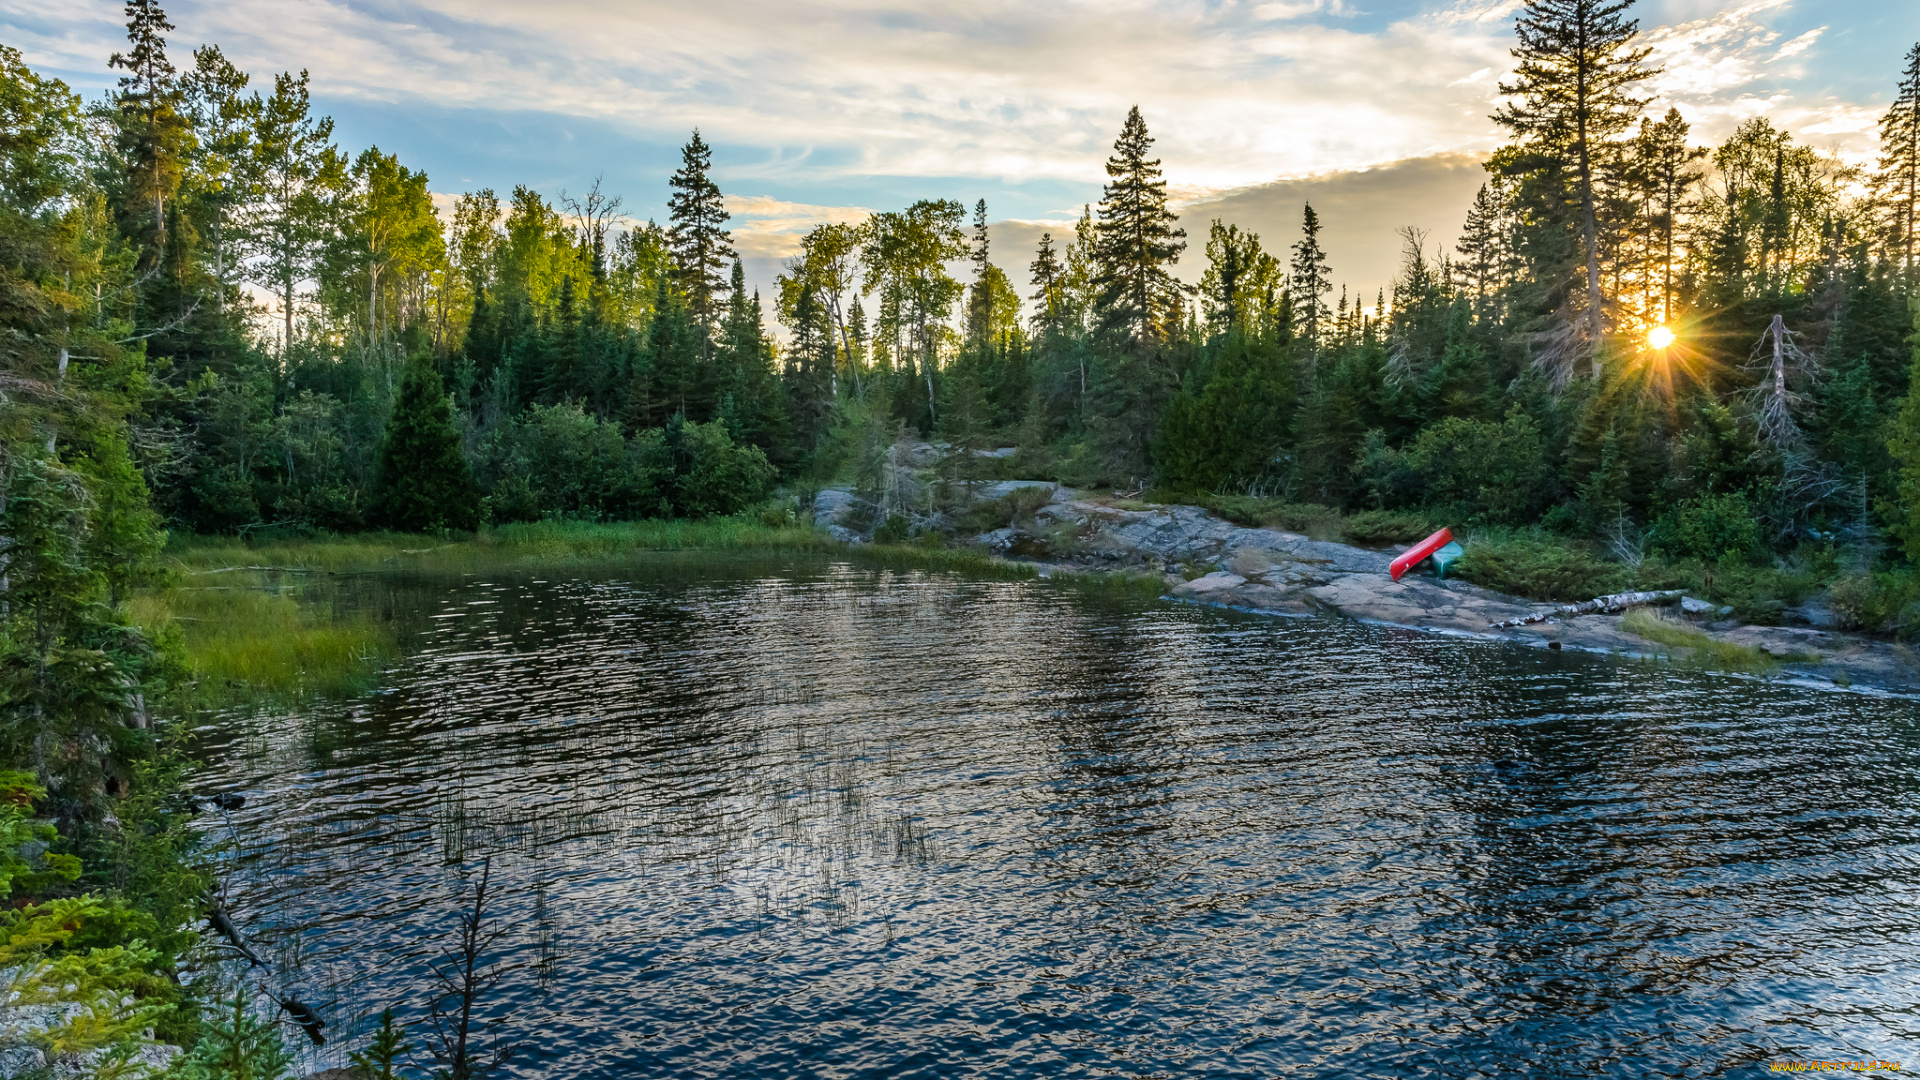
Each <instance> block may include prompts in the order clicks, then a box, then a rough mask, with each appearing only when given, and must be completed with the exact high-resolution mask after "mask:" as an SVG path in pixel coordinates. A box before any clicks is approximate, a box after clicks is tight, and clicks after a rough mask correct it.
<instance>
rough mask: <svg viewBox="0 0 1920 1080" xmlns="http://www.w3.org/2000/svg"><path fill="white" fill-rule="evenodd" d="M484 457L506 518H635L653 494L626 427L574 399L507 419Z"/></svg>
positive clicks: (499, 516) (494, 508) (491, 500)
mask: <svg viewBox="0 0 1920 1080" xmlns="http://www.w3.org/2000/svg"><path fill="white" fill-rule="evenodd" d="M480 460H481V466H480V469H479V472H480V476H481V478H482V479H483V481H484V482H485V483H486V486H487V488H488V490H489V495H488V505H489V508H490V510H491V512H492V517H493V520H495V521H498V522H509V521H533V520H536V519H539V518H583V519H587V520H593V519H599V518H609V517H631V516H635V515H636V514H638V513H640V512H642V509H643V506H642V503H643V499H644V498H645V497H646V496H647V495H648V494H650V482H649V479H648V477H647V476H646V475H645V473H644V471H643V470H642V468H641V467H640V466H639V463H638V462H637V461H636V460H635V458H634V457H633V456H632V455H630V454H629V453H628V448H627V440H626V439H625V438H624V437H623V436H622V435H621V434H620V425H618V424H615V423H612V422H609V421H604V420H596V419H594V418H593V417H591V416H589V415H587V414H586V412H585V411H584V410H582V409H581V407H580V406H579V404H577V403H574V402H568V403H566V404H564V405H535V406H533V407H532V408H530V409H528V410H527V411H526V412H524V413H521V414H520V415H519V416H517V417H514V418H513V419H511V420H508V421H507V422H505V423H503V424H501V425H500V426H499V427H497V428H495V429H494V430H493V431H492V432H491V433H490V434H489V435H488V436H487V440H486V443H485V444H484V445H483V447H482V449H481V453H480ZM646 509H652V507H651V506H648V507H646Z"/></svg>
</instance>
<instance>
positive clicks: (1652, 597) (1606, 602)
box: [1492, 589, 1680, 630]
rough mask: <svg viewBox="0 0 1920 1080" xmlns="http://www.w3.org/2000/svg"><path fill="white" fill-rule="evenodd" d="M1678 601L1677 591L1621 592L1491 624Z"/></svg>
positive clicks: (1500, 625)
mask: <svg viewBox="0 0 1920 1080" xmlns="http://www.w3.org/2000/svg"><path fill="white" fill-rule="evenodd" d="M1678 599H1680V590H1679V589H1662V590H1660V591H1659V592H1622V593H1612V594H1610V595H1608V596H1596V597H1594V598H1593V599H1591V600H1588V601H1585V602H1583V603H1579V604H1563V605H1561V606H1560V607H1557V608H1554V609H1553V610H1552V611H1542V612H1540V613H1539V614H1536V615H1522V616H1521V617H1520V618H1518V619H1506V620H1503V621H1501V622H1497V623H1494V624H1492V625H1493V628H1494V629H1495V630H1504V629H1506V628H1507V627H1509V626H1526V625H1527V624H1528V623H1537V622H1546V621H1547V620H1548V619H1566V618H1572V617H1573V616H1575V615H1611V614H1613V613H1614V612H1616V611H1625V610H1627V609H1628V608H1630V607H1644V606H1646V605H1648V604H1671V603H1673V602H1674V601H1675V600H1678Z"/></svg>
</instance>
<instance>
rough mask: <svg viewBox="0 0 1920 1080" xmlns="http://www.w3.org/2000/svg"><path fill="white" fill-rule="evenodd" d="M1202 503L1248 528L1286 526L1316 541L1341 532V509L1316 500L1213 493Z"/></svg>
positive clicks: (1336, 535) (1338, 534)
mask: <svg viewBox="0 0 1920 1080" xmlns="http://www.w3.org/2000/svg"><path fill="white" fill-rule="evenodd" d="M1203 505H1205V506H1206V508H1207V509H1209V510H1212V511H1213V512H1214V513H1216V514H1219V515H1220V516H1221V517H1223V518H1226V519H1227V520H1228V521H1231V522H1233V523H1234V524H1236V525H1245V526H1247V527H1248V528H1254V529H1285V530H1286V531H1288V532H1297V533H1304V534H1306V535H1308V536H1311V537H1313V538H1314V539H1315V540H1332V539H1336V538H1338V537H1339V536H1340V535H1341V524H1342V521H1343V519H1342V517H1341V514H1340V511H1338V510H1335V509H1334V508H1333V507H1331V506H1322V505H1320V504H1319V503H1293V502H1286V501H1284V500H1281V499H1260V498H1255V497H1253V496H1250V495H1216V496H1214V497H1212V498H1210V499H1208V500H1207V501H1206V502H1205V503H1204V504H1203Z"/></svg>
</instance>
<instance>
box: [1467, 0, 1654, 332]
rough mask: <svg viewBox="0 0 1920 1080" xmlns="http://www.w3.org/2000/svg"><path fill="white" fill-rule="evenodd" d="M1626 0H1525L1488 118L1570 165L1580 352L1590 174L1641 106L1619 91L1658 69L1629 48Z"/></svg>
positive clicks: (1589, 257) (1596, 296) (1592, 249)
mask: <svg viewBox="0 0 1920 1080" xmlns="http://www.w3.org/2000/svg"><path fill="white" fill-rule="evenodd" d="M1632 6H1633V0H1529V2H1528V3H1527V6H1526V8H1525V9H1524V10H1523V11H1522V12H1521V15H1520V18H1519V20H1518V22H1517V23H1516V25H1515V27H1514V29H1515V32H1516V33H1517V34H1518V35H1519V38H1520V45H1519V47H1518V48H1516V49H1514V50H1512V52H1513V55H1514V58H1515V59H1517V60H1519V61H1520V63H1519V65H1518V66H1517V67H1516V68H1515V69H1514V80H1513V81H1512V82H1503V83H1501V84H1500V92H1501V93H1502V94H1504V95H1506V96H1508V97H1509V98H1513V99H1516V100H1513V101H1511V102H1509V103H1508V104H1507V105H1505V106H1502V107H1501V109H1500V110H1499V111H1498V112H1496V113H1494V115H1493V120H1494V121H1495V122H1496V123H1498V124H1500V125H1501V126H1502V127H1505V128H1506V129H1507V130H1509V131H1511V132H1512V133H1513V135H1514V137H1515V139H1516V140H1518V141H1519V142H1520V143H1521V144H1522V145H1523V147H1524V148H1525V149H1527V150H1530V151H1532V152H1533V153H1534V154H1536V155H1538V156H1539V157H1540V158H1542V159H1544V160H1548V161H1551V162H1554V163H1556V164H1571V165H1572V167H1573V169H1572V171H1573V174H1574V176H1573V183H1574V191H1573V193H1572V194H1573V199H1574V201H1575V202H1576V203H1577V204H1578V207H1579V214H1580V225H1579V229H1580V237H1581V241H1582V248H1583V251H1582V254H1583V255H1584V257H1585V260H1586V285H1587V289H1586V291H1587V296H1586V309H1585V312H1584V313H1583V318H1582V320H1581V323H1582V326H1583V330H1582V333H1583V335H1584V338H1585V342H1586V344H1587V346H1588V347H1589V348H1591V347H1593V346H1596V345H1597V344H1598V342H1599V338H1600V334H1601V333H1602V331H1603V330H1604V329H1605V323H1604V319H1605V304H1606V300H1605V297H1604V296H1603V295H1602V293H1601V288H1600V235H1599V211H1598V196H1597V195H1596V193H1595V185H1596V180H1595V177H1596V175H1597V174H1598V172H1599V171H1600V168H1601V167H1602V166H1603V165H1604V164H1605V163H1606V162H1607V161H1608V160H1609V159H1610V157H1611V155H1612V154H1613V153H1614V147H1613V140H1614V138H1615V137H1616V136H1618V135H1619V134H1620V133H1621V132H1623V131H1625V130H1626V129H1627V127H1628V125H1630V124H1631V123H1632V122H1633V117H1634V115H1635V114H1636V113H1637V112H1638V111H1639V108H1640V106H1641V105H1642V104H1644V102H1643V101H1642V100H1641V99H1639V98H1635V97H1633V96H1632V95H1631V94H1630V93H1629V92H1628V89H1629V88H1630V87H1631V86H1632V85H1633V84H1634V83H1636V82H1639V81H1641V80H1643V79H1646V78H1648V77H1649V76H1652V75H1655V74H1658V72H1657V71H1656V70H1655V69H1650V68H1648V67H1647V66H1646V65H1645V63H1644V61H1645V60H1646V58H1647V56H1648V55H1649V53H1650V52H1651V50H1649V49H1647V48H1646V47H1644V46H1642V47H1635V46H1634V44H1633V41H1634V38H1635V36H1636V35H1637V34H1638V32H1639V22H1638V20H1633V19H1626V18H1623V17H1622V16H1623V14H1624V13H1625V12H1626V10H1627V9H1628V8H1630V7H1632Z"/></svg>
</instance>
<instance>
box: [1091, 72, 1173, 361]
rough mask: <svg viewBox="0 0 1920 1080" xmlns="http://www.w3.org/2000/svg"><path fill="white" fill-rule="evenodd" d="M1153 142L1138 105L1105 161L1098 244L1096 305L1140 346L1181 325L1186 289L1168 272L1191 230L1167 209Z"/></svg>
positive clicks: (1106, 321) (1161, 338)
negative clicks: (1151, 153) (1177, 224)
mask: <svg viewBox="0 0 1920 1080" xmlns="http://www.w3.org/2000/svg"><path fill="white" fill-rule="evenodd" d="M1152 146H1153V138H1152V137H1151V136H1149V135H1148V134H1147V122H1146V121H1145V120H1143V119H1141V118H1140V107H1139V106H1138V105H1136V106H1134V107H1133V108H1132V110H1130V111H1129V112H1128V113H1127V122H1126V124H1125V125H1124V126H1123V127H1122V128H1121V129H1120V138H1119V139H1117V140H1116V141H1115V142H1114V144H1113V156H1111V157H1109V158H1108V159H1107V176H1108V178H1109V182H1108V183H1107V185H1106V188H1105V190H1104V192H1103V193H1102V195H1101V198H1100V221H1099V225H1098V227H1097V228H1098V231H1097V233H1096V237H1097V238H1096V240H1095V243H1094V253H1093V254H1094V263H1095V266H1096V271H1095V273H1094V278H1093V284H1094V286H1095V288H1096V289H1097V290H1098V291H1097V294H1096V300H1095V306H1096V308H1097V310H1098V311H1099V313H1100V315H1101V316H1102V322H1103V324H1104V325H1105V326H1106V327H1107V328H1109V329H1114V330H1118V331H1121V332H1123V333H1125V334H1126V335H1128V336H1129V337H1131V338H1132V339H1133V340H1134V341H1136V342H1149V341H1164V340H1166V338H1167V337H1168V335H1169V334H1171V333H1172V332H1173V331H1174V330H1175V329H1176V327H1177V323H1178V320H1179V312H1180V296H1181V294H1182V293H1183V292H1184V291H1185V286H1183V285H1181V284H1180V282H1178V281H1177V280H1175V279H1174V276H1173V274H1172V273H1171V272H1170V271H1169V270H1168V269H1167V268H1168V267H1169V266H1171V265H1172V264H1174V263H1176V262H1178V261H1179V260H1180V253H1181V252H1182V251H1184V250H1186V247H1187V244H1186V236H1187V233H1186V230H1185V229H1176V228H1174V227H1173V223H1174V222H1175V221H1177V220H1179V219H1178V217H1177V216H1176V215H1174V214H1173V213H1172V212H1171V211H1169V210H1168V209H1167V182H1166V181H1165V180H1164V179H1162V178H1161V176H1160V159H1158V158H1149V157H1147V152H1148V150H1149V149H1151V148H1152Z"/></svg>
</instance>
